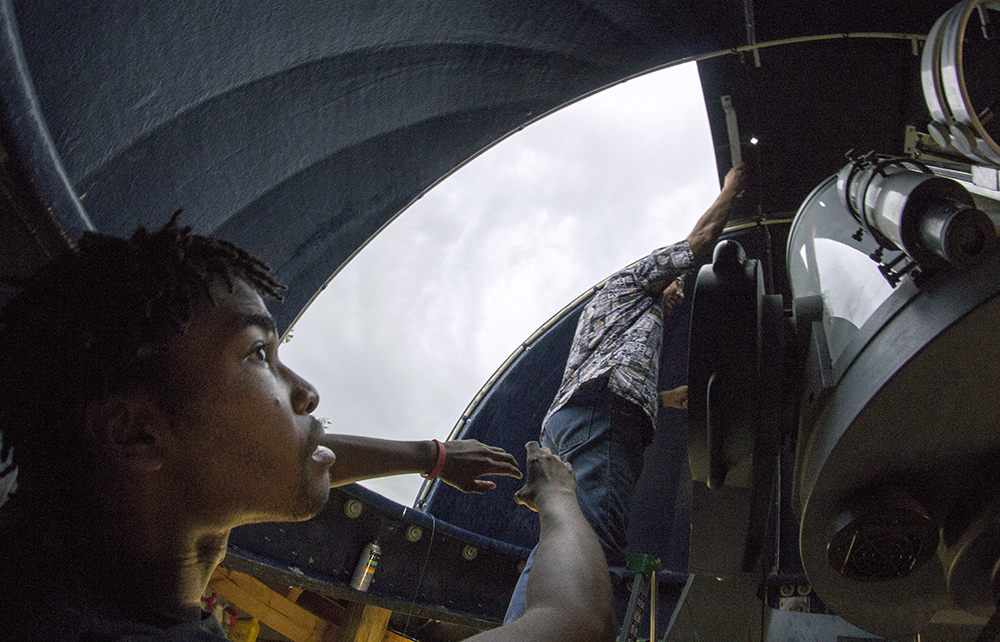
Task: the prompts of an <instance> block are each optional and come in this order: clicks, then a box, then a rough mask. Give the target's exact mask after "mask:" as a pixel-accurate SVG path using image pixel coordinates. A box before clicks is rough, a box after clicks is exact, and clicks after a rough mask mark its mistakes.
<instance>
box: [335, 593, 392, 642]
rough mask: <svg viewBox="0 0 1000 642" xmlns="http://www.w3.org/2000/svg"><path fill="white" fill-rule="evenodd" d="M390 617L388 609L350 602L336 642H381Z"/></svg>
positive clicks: (390, 613) (384, 636) (390, 612)
mask: <svg viewBox="0 0 1000 642" xmlns="http://www.w3.org/2000/svg"><path fill="white" fill-rule="evenodd" d="M391 615H392V611H390V610H389V609H383V608H380V607H378V606H373V605H371V604H361V603H360V602H351V603H350V604H349V605H348V606H347V614H346V616H345V618H344V621H343V622H341V624H340V630H339V631H338V635H337V641H336V642H383V641H384V640H385V638H386V630H385V627H386V626H387V625H388V624H389V616H391Z"/></svg>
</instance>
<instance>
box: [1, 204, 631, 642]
mask: <svg viewBox="0 0 1000 642" xmlns="http://www.w3.org/2000/svg"><path fill="white" fill-rule="evenodd" d="M280 289H281V286H280V285H279V284H278V283H277V282H275V281H274V279H273V278H272V277H271V276H270V275H269V273H268V270H267V267H266V266H265V265H264V264H263V263H261V262H260V261H259V260H257V259H255V258H254V257H252V256H251V255H249V254H248V253H247V252H245V251H244V250H242V249H240V248H238V247H236V246H234V245H232V244H229V243H226V242H224V241H219V240H216V239H212V238H208V237H203V236H198V235H195V234H191V230H190V228H181V227H179V226H178V225H177V224H176V215H175V217H174V219H172V220H171V221H170V222H169V223H168V224H167V225H166V226H165V227H164V228H163V229H161V230H160V231H158V232H155V233H149V232H147V231H146V230H142V229H140V230H139V231H138V232H136V233H135V234H134V235H133V236H132V238H131V239H127V240H126V239H120V238H115V237H112V236H106V235H102V234H93V233H86V234H84V236H83V237H82V238H81V240H80V243H79V245H78V247H77V248H75V250H74V251H73V252H68V253H67V254H66V255H64V256H62V257H60V258H58V259H56V260H55V261H53V262H52V263H51V264H49V265H48V266H47V267H45V268H44V269H43V270H41V271H40V272H39V274H38V275H36V276H35V277H34V278H33V279H31V280H29V282H28V283H26V284H25V285H24V287H23V289H22V292H21V293H20V294H19V295H18V296H17V297H15V298H14V299H13V300H11V302H10V303H9V304H8V305H7V306H6V307H5V308H4V310H3V311H2V313H0V324H2V328H3V329H2V332H0V369H2V371H3V372H4V373H5V375H4V376H5V379H4V385H3V386H0V430H2V431H3V437H4V442H3V443H4V448H3V450H4V452H2V453H0V461H3V460H5V459H6V456H7V455H8V454H9V453H10V450H11V448H13V455H14V458H15V462H16V463H17V464H18V480H17V481H18V489H17V491H16V493H15V494H14V495H13V496H12V497H11V499H10V500H9V501H8V502H7V504H5V505H4V506H3V507H2V508H0V622H2V623H3V624H2V626H3V637H4V638H5V639H12V640H26V641H31V640H88V641H100V640H119V639H127V640H130V641H132V642H135V641H140V640H146V641H154V640H159V641H167V640H170V641H183V640H199V641H203V642H211V641H218V642H223V641H224V640H226V637H225V636H224V635H223V633H222V630H221V629H220V627H219V626H218V623H217V622H215V620H214V618H212V617H211V616H210V614H207V613H204V612H203V611H202V609H201V601H200V600H201V596H202V595H203V593H204V591H205V589H206V587H207V585H208V581H209V578H210V576H211V574H212V571H213V570H214V569H215V567H216V566H217V565H218V564H219V562H220V561H221V560H222V558H223V556H224V555H225V552H226V546H227V542H228V538H229V533H230V530H231V529H232V528H234V527H235V526H238V525H241V524H248V523H252V522H261V521H293V520H304V519H308V518H310V517H311V516H313V515H314V514H316V513H317V512H318V511H319V510H320V509H321V508H322V507H323V505H324V504H325V503H326V501H327V499H328V496H329V492H330V487H331V486H332V485H333V486H335V485H340V484H343V483H347V482H349V481H355V480H358V479H364V478H368V477H377V476H382V475H388V474H398V473H404V472H427V473H432V472H433V473H437V474H438V476H440V477H441V478H442V479H443V480H444V481H446V482H447V483H450V484H452V485H454V486H456V487H458V488H460V489H462V490H465V491H468V492H484V491H486V490H488V489H489V488H491V487H492V486H493V484H492V482H489V481H486V480H483V479H480V477H481V476H483V475H508V476H513V477H520V476H521V474H520V471H519V470H518V468H517V465H516V463H515V460H514V458H513V457H512V456H511V455H510V454H508V453H506V452H504V451H503V450H502V449H499V448H491V447H489V446H486V445H484V444H481V443H479V442H477V441H453V442H448V443H446V444H443V445H442V444H436V443H434V442H433V441H426V442H393V441H387V440H381V439H375V438H365V437H350V436H340V435H328V434H325V433H324V431H323V429H322V426H321V424H320V422H319V421H318V420H316V419H315V418H314V417H313V416H312V413H313V412H314V411H315V410H316V408H317V405H318V403H319V394H318V393H317V392H316V390H315V389H314V388H313V387H312V386H311V385H310V384H309V383H308V382H306V381H305V380H303V379H302V378H301V377H299V376H298V375H296V374H295V373H294V372H292V371H291V370H290V369H288V368H287V367H286V366H285V365H284V364H282V363H281V361H280V359H279V358H278V347H279V345H280V343H281V342H280V338H279V336H278V334H277V331H276V327H275V323H274V320H273V318H272V317H271V315H270V313H269V312H268V310H267V307H266V306H265V305H264V301H263V298H262V297H265V296H273V297H277V296H278V294H279V292H280ZM527 449H528V480H527V483H526V485H525V486H524V488H522V489H521V490H520V491H519V492H518V494H517V496H516V500H517V501H518V502H519V503H522V504H525V505H527V506H529V507H530V508H532V509H534V510H536V511H538V513H539V517H540V520H541V523H542V541H541V543H540V545H539V549H538V553H537V561H536V569H537V570H539V571H540V572H539V573H538V575H537V576H533V577H532V580H531V584H530V585H529V587H528V590H527V595H528V613H527V614H526V615H525V617H524V618H522V622H519V623H517V625H514V626H511V627H508V628H501V629H496V630H494V631H489V632H486V633H485V634H483V635H482V638H481V639H482V640H497V641H516V640H556V639H565V638H564V636H566V635H568V636H569V638H570V639H578V640H594V641H598V640H608V639H610V638H611V637H613V628H614V622H613V620H614V617H613V607H612V602H611V588H610V584H609V583H608V580H607V571H606V567H605V566H604V558H603V555H602V554H601V549H600V546H599V544H598V542H597V539H596V538H595V537H594V534H593V532H592V531H591V529H590V527H589V526H588V525H587V522H586V521H585V519H584V517H583V515H582V513H581V512H580V509H579V506H578V503H577V501H576V483H575V479H574V478H573V475H572V473H571V470H570V469H569V467H568V466H567V465H565V464H563V463H562V462H561V461H559V459H558V458H556V457H554V456H553V455H552V454H551V453H550V452H549V451H548V449H546V448H540V447H539V446H538V445H537V443H535V442H531V443H529V444H528V445H527ZM5 470H6V469H5ZM6 472H9V471H6ZM332 536H333V537H336V534H333V535H332Z"/></svg>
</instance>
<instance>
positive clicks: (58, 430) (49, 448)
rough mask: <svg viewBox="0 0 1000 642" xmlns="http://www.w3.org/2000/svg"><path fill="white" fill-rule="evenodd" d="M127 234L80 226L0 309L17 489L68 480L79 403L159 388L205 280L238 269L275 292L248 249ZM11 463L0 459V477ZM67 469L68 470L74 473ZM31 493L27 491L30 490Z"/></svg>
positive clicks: (3, 415)
mask: <svg viewBox="0 0 1000 642" xmlns="http://www.w3.org/2000/svg"><path fill="white" fill-rule="evenodd" d="M179 214H180V211H178V212H176V213H175V214H174V215H173V216H172V217H171V219H170V221H169V222H168V223H167V224H166V225H165V226H163V228H162V229H160V230H159V231H157V232H152V233H150V232H149V231H147V230H146V229H144V228H140V229H139V230H138V231H136V232H135V234H133V236H132V238H130V239H123V238H118V237H113V236H108V235H104V234H98V233H90V232H88V233H85V234H84V235H83V236H82V238H81V239H80V241H79V244H78V246H77V248H75V250H74V251H72V252H67V253H66V254H65V255H63V256H61V257H59V258H58V259H56V260H54V261H53V262H52V263H50V264H48V265H47V266H45V267H44V268H43V269H41V270H40V271H39V272H38V273H37V274H36V275H35V276H34V277H32V278H31V279H29V280H28V281H27V283H25V285H24V287H23V289H22V290H21V291H20V293H19V294H18V295H17V296H16V297H15V298H14V299H12V300H11V301H10V302H9V303H8V304H7V306H6V307H5V308H4V310H3V311H2V312H0V327H2V330H0V368H2V370H3V372H5V373H7V376H5V384H4V385H3V386H0V430H2V432H3V448H2V452H0V462H2V461H5V460H6V459H7V456H8V454H9V453H10V450H11V448H13V454H14V463H15V464H16V465H17V467H18V487H19V491H18V494H21V491H22V490H27V489H29V488H35V487H37V486H44V487H46V488H50V489H51V488H60V487H61V488H63V489H66V488H74V487H78V486H77V485H78V484H79V483H80V481H81V480H80V478H79V477H76V476H77V475H81V474H83V475H84V476H85V475H86V471H85V470H83V469H81V468H80V467H79V465H77V464H75V462H77V461H78V460H79V459H81V458H86V452H87V447H86V444H85V442H84V439H83V424H84V413H85V411H86V408H87V406H88V404H89V403H91V402H94V401H97V400H101V399H104V398H106V397H107V396H109V395H112V394H115V393H128V392H136V391H148V392H151V393H153V394H158V393H160V392H162V386H163V385H164V382H165V378H166V372H165V365H164V363H165V359H164V358H163V355H164V351H165V348H166V343H167V341H168V340H169V339H170V338H171V337H173V336H176V335H178V334H182V333H184V332H185V330H186V328H187V326H188V324H189V323H190V321H191V320H192V318H193V317H194V316H195V315H196V313H197V312H198V310H199V309H203V306H205V305H211V304H212V300H211V294H210V285H211V284H212V282H213V280H215V279H221V282H222V283H223V284H225V285H226V286H227V287H228V288H229V289H230V291H231V290H232V288H233V283H234V280H235V279H241V280H243V281H245V282H246V283H247V284H249V285H250V286H251V287H252V288H254V289H256V290H257V292H258V293H259V294H260V295H261V296H272V297H275V298H277V299H278V300H281V296H280V295H279V291H280V290H281V289H283V286H282V285H281V284H279V283H278V282H277V281H275V280H274V279H273V278H272V277H271V276H270V273H269V268H268V267H267V265H265V264H264V263H263V262H261V261H260V260H259V259H257V258H255V257H253V256H252V255H250V254H249V253H248V252H247V251H245V250H243V249H241V248H239V247H237V246H235V245H233V244H232V243H229V242H227V241H223V240H220V239H214V238H210V237H205V236H199V235H197V234H192V233H191V228H190V227H180V226H178V224H177V218H178V216H179ZM11 470H12V467H10V468H8V469H6V470H0V476H2V475H5V474H8V473H10V472H11ZM74 477H76V478H75V479H74ZM29 492H30V491H29Z"/></svg>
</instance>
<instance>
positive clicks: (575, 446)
mask: <svg viewBox="0 0 1000 642" xmlns="http://www.w3.org/2000/svg"><path fill="white" fill-rule="evenodd" d="M652 438H653V426H652V423H651V422H650V419H649V416H648V415H646V413H645V412H643V410H642V409H641V408H640V407H639V406H637V405H636V404H634V403H632V402H629V401H626V400H624V399H622V398H621V397H619V396H618V395H616V394H614V393H611V392H608V391H606V390H605V387H604V385H600V386H599V387H596V388H595V389H592V390H587V391H584V392H579V393H577V394H576V395H574V396H573V397H572V398H571V399H570V401H569V403H567V404H566V405H565V406H564V407H562V408H561V409H559V410H558V411H557V412H556V413H555V414H553V415H552V416H551V417H550V418H549V421H548V422H547V423H546V424H545V427H544V428H543V429H542V436H541V438H540V443H541V445H542V446H545V447H546V448H548V449H550V450H551V451H552V452H553V453H555V454H557V455H559V457H560V458H561V459H562V460H563V461H566V462H569V463H570V464H571V465H572V466H573V472H574V473H575V474H576V485H577V501H579V503H580V509H581V510H582V511H583V516H584V517H586V518H587V521H588V522H589V523H590V526H591V527H592V528H593V529H594V532H595V533H596V534H597V539H598V540H599V541H600V543H601V548H603V549H604V556H605V558H606V559H607V562H608V566H610V567H624V566H625V557H626V555H625V546H626V538H625V535H626V531H627V530H628V515H629V510H630V508H631V500H632V492H633V491H634V490H635V485H636V482H637V481H638V480H639V474H640V473H641V472H642V461H643V451H644V450H645V448H646V446H647V445H649V442H650V441H652ZM537 551H538V546H537V545H536V546H535V548H534V549H533V550H532V551H531V555H529V556H528V562H527V565H526V566H525V567H524V570H523V571H522V572H521V577H519V578H518V580H517V585H516V586H515V587H514V594H513V595H512V596H511V599H510V605H509V606H508V607H507V615H506V617H505V618H504V624H507V623H509V622H513V621H514V620H516V619H518V618H519V617H521V616H522V615H524V608H525V604H524V602H525V596H526V594H527V589H528V573H529V571H531V566H532V563H533V562H534V559H535V553H536V552H537ZM619 575H620V572H619Z"/></svg>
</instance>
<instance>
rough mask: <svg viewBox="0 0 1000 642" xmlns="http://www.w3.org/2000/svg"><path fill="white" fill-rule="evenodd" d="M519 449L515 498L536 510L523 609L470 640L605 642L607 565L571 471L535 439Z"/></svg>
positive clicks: (611, 621)
mask: <svg viewBox="0 0 1000 642" xmlns="http://www.w3.org/2000/svg"><path fill="white" fill-rule="evenodd" d="M525 448H526V449H527V451H528V481H527V483H526V484H525V485H524V488H522V489H521V490H519V491H518V492H517V495H516V496H515V499H516V500H517V502H518V503H519V504H524V505H525V506H527V507H528V508H530V509H532V510H534V511H537V512H538V517H539V521H540V523H541V536H540V539H539V542H538V552H537V553H536V554H535V561H534V563H533V565H532V567H531V574H530V575H529V576H528V592H527V604H526V610H525V613H524V615H522V616H521V617H520V618H518V619H517V620H515V621H514V622H511V623H510V624H508V625H506V626H502V627H500V628H498V629H493V630H492V631H487V632H485V633H481V634H479V635H477V636H475V637H473V638H470V640H474V641H475V642H520V641H522V640H523V641H525V642H527V641H531V642H548V641H549V640H552V641H553V642H554V641H556V640H560V641H561V640H574V641H577V640H578V641H580V642H610V641H611V640H614V639H615V633H616V631H615V612H614V603H613V601H612V597H611V581H610V580H609V579H608V566H607V563H606V562H605V561H604V552H603V551H602V550H601V546H600V544H599V543H598V541H597V536H596V535H594V531H593V530H591V528H590V524H588V523H587V520H586V519H585V518H584V517H583V513H582V512H580V505H579V503H577V499H576V478H575V477H574V476H573V469H572V467H570V466H569V464H564V463H563V462H562V461H561V460H560V459H559V458H558V457H556V456H555V455H553V454H552V453H551V452H550V451H549V449H548V448H542V447H540V446H539V445H538V443H537V442H534V441H533V442H530V443H528V444H527V445H526V446H525Z"/></svg>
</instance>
